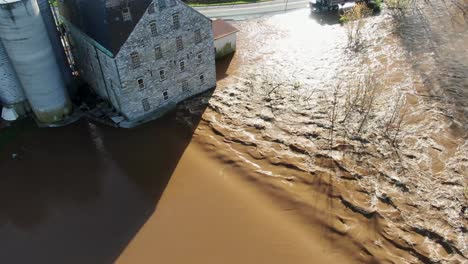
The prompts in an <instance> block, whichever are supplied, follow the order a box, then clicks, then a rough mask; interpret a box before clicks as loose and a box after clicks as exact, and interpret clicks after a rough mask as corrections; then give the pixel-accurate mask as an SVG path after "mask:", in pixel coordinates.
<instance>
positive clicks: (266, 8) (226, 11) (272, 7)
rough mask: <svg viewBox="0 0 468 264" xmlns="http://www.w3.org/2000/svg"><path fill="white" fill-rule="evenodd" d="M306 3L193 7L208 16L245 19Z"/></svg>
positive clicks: (299, 0)
mask: <svg viewBox="0 0 468 264" xmlns="http://www.w3.org/2000/svg"><path fill="white" fill-rule="evenodd" d="M286 3H287V5H286ZM307 5H308V1H307V0H289V1H286V0H273V1H268V2H261V3H255V4H243V5H225V6H208V7H196V8H195V9H196V10H198V11H199V12H201V13H202V14H204V15H205V16H207V17H209V18H224V19H245V18H251V17H256V16H261V15H264V14H269V13H280V12H284V11H286V10H293V9H299V8H304V7H307Z"/></svg>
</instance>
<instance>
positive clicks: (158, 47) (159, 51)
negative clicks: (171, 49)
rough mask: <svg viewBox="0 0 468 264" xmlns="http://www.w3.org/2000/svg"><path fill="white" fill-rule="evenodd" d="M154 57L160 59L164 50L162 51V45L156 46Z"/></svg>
mask: <svg viewBox="0 0 468 264" xmlns="http://www.w3.org/2000/svg"><path fill="white" fill-rule="evenodd" d="M154 57H155V58H156V59H157V60H159V59H161V58H162V51H161V47H160V46H156V47H155V48H154Z"/></svg>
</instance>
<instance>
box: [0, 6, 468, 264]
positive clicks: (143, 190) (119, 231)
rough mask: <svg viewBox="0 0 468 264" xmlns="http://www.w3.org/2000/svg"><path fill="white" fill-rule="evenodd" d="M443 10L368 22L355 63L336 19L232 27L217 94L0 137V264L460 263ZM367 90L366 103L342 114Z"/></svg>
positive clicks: (458, 155)
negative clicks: (147, 119)
mask: <svg viewBox="0 0 468 264" xmlns="http://www.w3.org/2000/svg"><path fill="white" fill-rule="evenodd" d="M428 3H429V4H430V6H429V7H428V6H427V5H428ZM454 3H455V2H449V1H420V2H417V5H416V6H414V7H415V8H414V9H412V11H411V12H409V13H408V14H406V15H404V16H403V17H399V16H397V15H398V14H392V13H391V12H388V11H384V12H383V13H381V14H379V15H376V16H373V17H370V18H367V19H366V24H365V26H364V29H363V32H364V33H363V48H362V49H361V50H359V51H353V50H350V49H349V48H348V46H347V38H346V28H345V27H343V26H341V25H340V24H339V23H338V21H337V17H336V16H335V17H333V16H329V15H320V16H319V15H314V14H310V11H309V10H307V9H304V10H299V11H294V12H291V13H286V14H280V15H275V16H273V17H267V18H259V19H254V20H249V21H242V22H236V24H235V25H236V26H237V27H238V28H239V29H240V30H241V31H240V33H239V36H238V52H237V53H236V55H235V56H234V57H231V58H227V59H225V60H224V61H223V62H222V63H220V65H218V78H219V82H218V88H217V89H216V90H215V91H214V92H209V93H207V94H204V95H202V96H198V97H196V98H193V99H191V100H189V101H187V102H186V103H184V104H182V105H181V106H180V107H179V108H178V109H177V111H175V112H174V113H171V114H169V115H168V116H167V117H165V118H163V119H161V120H158V121H155V122H152V123H150V124H147V125H144V126H142V127H139V128H137V129H134V130H121V129H114V128H108V127H103V126H99V125H95V124H92V123H88V122H87V121H85V120H83V121H81V122H79V123H76V124H74V125H71V126H68V127H64V128H56V129H37V128H34V126H33V125H31V124H29V123H28V122H24V123H18V124H16V125H15V127H14V128H8V129H3V130H2V131H1V133H2V138H1V139H0V148H1V149H0V172H1V174H0V196H1V197H0V198H1V199H0V259H1V260H2V262H5V263H113V262H115V261H116V262H118V263H155V262H161V263H311V261H315V262H317V263H347V262H349V263H421V262H423V263H433V262H435V263H436V262H440V263H463V262H466V259H467V257H468V248H467V244H468V243H467V242H468V241H467V238H466V225H467V215H468V212H467V211H466V207H467V202H466V198H467V197H466V195H467V194H466V188H467V187H466V186H467V178H466V177H467V174H468V170H467V165H468V158H467V154H466V153H468V144H467V141H466V139H467V133H466V131H467V128H468V127H467V124H468V123H467V109H468V105H467V96H468V94H467V87H468V75H467V73H468V53H467V52H466V50H467V49H468V47H467V44H466V43H468V31H467V24H466V20H465V19H466V17H464V16H463V12H462V10H465V11H466V9H460V8H459V7H458V6H456V5H455V4H454ZM456 3H462V4H466V2H463V1H458V2H456ZM465 8H466V6H465ZM357 87H365V88H362V89H363V90H356V89H357ZM368 87H376V88H375V90H372V91H374V93H373V94H375V96H374V97H373V100H372V104H369V102H370V100H368V99H363V100H362V105H359V106H356V107H355V108H356V109H354V108H353V107H349V105H350V102H351V101H352V98H353V97H352V95H353V94H354V93H355V92H356V91H360V92H362V91H370V90H366V89H368ZM398 98H400V99H398ZM366 104H368V105H370V106H371V107H369V108H365V107H364V106H365V105H366ZM333 105H336V106H339V107H336V111H335V112H331V110H330V109H333ZM347 109H348V110H347ZM332 116H335V117H336V122H332V118H331V117H332ZM364 116H365V117H366V118H365V119H364V118H363V117H364ZM5 260H6V261H5Z"/></svg>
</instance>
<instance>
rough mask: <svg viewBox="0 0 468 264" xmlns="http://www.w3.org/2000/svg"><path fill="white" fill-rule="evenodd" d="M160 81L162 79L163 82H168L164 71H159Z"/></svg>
mask: <svg viewBox="0 0 468 264" xmlns="http://www.w3.org/2000/svg"><path fill="white" fill-rule="evenodd" d="M159 79H160V80H161V81H164V80H166V73H165V72H164V70H163V69H161V70H159Z"/></svg>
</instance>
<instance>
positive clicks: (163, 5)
mask: <svg viewBox="0 0 468 264" xmlns="http://www.w3.org/2000/svg"><path fill="white" fill-rule="evenodd" d="M158 5H159V10H163V9H164V8H166V0H158Z"/></svg>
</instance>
